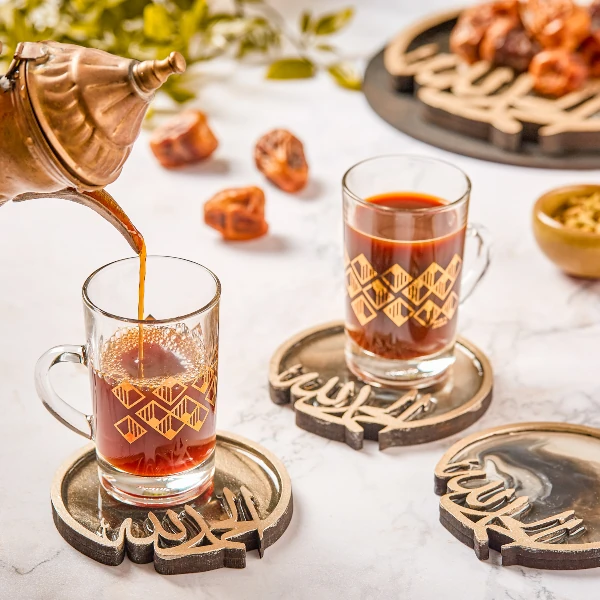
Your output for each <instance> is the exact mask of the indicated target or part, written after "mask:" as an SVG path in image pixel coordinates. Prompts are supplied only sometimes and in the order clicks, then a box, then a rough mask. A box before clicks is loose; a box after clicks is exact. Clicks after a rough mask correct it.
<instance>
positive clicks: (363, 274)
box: [350, 254, 377, 285]
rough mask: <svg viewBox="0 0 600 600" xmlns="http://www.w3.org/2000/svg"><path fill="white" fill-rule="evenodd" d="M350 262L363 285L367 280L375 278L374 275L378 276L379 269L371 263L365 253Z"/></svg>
mask: <svg viewBox="0 0 600 600" xmlns="http://www.w3.org/2000/svg"><path fill="white" fill-rule="evenodd" d="M350 264H351V265H352V268H353V269H354V273H355V274H356V277H357V278H358V281H360V283H361V285H364V284H365V283H367V281H370V280H371V279H373V277H377V271H375V269H374V268H373V267H372V266H371V263H370V262H369V261H368V260H367V259H366V257H365V255H364V254H359V255H358V256H357V257H356V258H355V259H354V260H353V261H352V262H351V263H350Z"/></svg>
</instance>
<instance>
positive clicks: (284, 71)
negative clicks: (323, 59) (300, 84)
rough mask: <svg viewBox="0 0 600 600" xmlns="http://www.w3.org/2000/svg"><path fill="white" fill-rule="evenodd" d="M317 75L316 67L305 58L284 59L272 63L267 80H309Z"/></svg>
mask: <svg viewBox="0 0 600 600" xmlns="http://www.w3.org/2000/svg"><path fill="white" fill-rule="evenodd" d="M314 75H315V65H314V64H313V63H312V62H310V61H309V60H307V59H305V58H282V59H281V60H276V61H275V62H274V63H271V66H270V67H269V70H268V71H267V79H309V78H310V77H314Z"/></svg>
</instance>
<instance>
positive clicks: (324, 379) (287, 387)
mask: <svg viewBox="0 0 600 600" xmlns="http://www.w3.org/2000/svg"><path fill="white" fill-rule="evenodd" d="M344 343H345V334H344V324H343V322H337V321H336V322H334V323H328V324H325V325H321V326H319V327H314V328H312V329H308V330H306V331H303V332H302V333H300V334H298V335H296V336H294V337H293V338H291V339H290V340H288V341H287V342H285V343H284V344H283V345H282V346H281V347H280V348H279V349H278V350H277V352H275V354H274V356H273V358H272V359H271V366H270V371H269V387H270V393H271V400H272V401H273V402H275V404H288V403H292V404H293V407H294V410H295V412H296V425H297V426H298V427H301V428H302V429H306V430H307V431H310V432H312V433H315V434H317V435H320V436H321V437H325V438H328V439H330V440H336V441H339V442H345V443H346V444H348V445H349V446H350V447H351V448H354V449H355V450H360V449H361V448H362V446H363V440H364V439H368V440H378V441H379V449H380V450H384V449H385V448H389V447H390V446H406V445H411V444H421V443H424V442H431V441H433V440H438V439H441V438H445V437H448V436H449V435H452V434H454V433H456V432H457V431H462V430H463V429H465V428H466V427H469V425H472V424H473V423H474V422H475V421H477V420H478V419H479V418H480V417H481V416H482V415H483V413H484V412H485V411H486V410H487V408H488V406H489V405H490V402H491V400H492V382H493V375H492V367H491V365H490V363H489V361H488V359H487V358H486V356H485V355H484V354H483V352H482V351H481V350H479V349H478V348H477V347H475V346H474V345H473V344H471V343H470V342H468V341H467V340H465V339H463V338H460V339H459V340H458V342H457V344H456V349H455V353H456V362H455V364H454V365H453V367H452V368H451V369H450V370H449V373H448V376H447V377H446V378H445V379H444V380H443V381H442V382H439V383H437V384H436V385H435V386H432V387H431V388H425V389H419V390H409V391H399V390H397V389H391V388H385V387H371V386H370V385H365V384H364V383H363V382H361V381H360V380H358V379H357V378H356V377H355V376H354V375H353V374H352V373H351V372H350V371H349V370H348V367H347V366H346V361H345V359H344Z"/></svg>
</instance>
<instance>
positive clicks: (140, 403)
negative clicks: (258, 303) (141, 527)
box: [36, 256, 220, 506]
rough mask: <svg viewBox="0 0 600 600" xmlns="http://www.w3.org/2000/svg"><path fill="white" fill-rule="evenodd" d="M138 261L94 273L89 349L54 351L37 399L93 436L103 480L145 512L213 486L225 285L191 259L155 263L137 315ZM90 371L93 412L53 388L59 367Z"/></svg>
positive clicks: (44, 365) (42, 369) (154, 259)
mask: <svg viewBox="0 0 600 600" xmlns="http://www.w3.org/2000/svg"><path fill="white" fill-rule="evenodd" d="M138 269H139V260H138V259H137V258H131V259H125V260H121V261H117V262H115V263H112V264H110V265H107V266H105V267H102V268H101V269H99V270H98V271H96V272H95V273H94V274H93V275H91V276H90V277H89V278H88V280H87V281H86V283H85V285H84V288H83V299H84V312H85V322H86V329H87V344H86V345H85V346H60V347H56V348H53V349H51V350H49V351H48V352H47V353H46V354H44V356H42V358H41V359H40V360H39V362H38V365H37V368H36V383H37V387H38V393H39V394H40V396H41V398H42V400H43V402H44V403H45V404H46V406H47V407H48V408H49V409H50V411H51V412H53V414H55V416H57V417H58V418H59V419H60V420H61V421H62V422H63V423H65V424H66V425H67V426H68V427H70V428H71V429H73V430H75V431H77V432H78V433H81V434H82V435H85V436H86V437H90V438H92V439H93V440H94V441H95V443H96V454H97V460H98V470H99V475H100V481H101V483H102V485H103V487H104V488H105V489H106V490H107V492H108V493H110V494H111V495H112V496H113V497H115V498H117V499H118V500H121V501H123V502H127V503H130V504H136V505H142V506H152V505H156V506H169V505H175V504H180V503H182V502H185V501H188V500H190V499H192V498H194V497H196V496H198V495H200V494H201V493H203V492H204V491H206V490H207V489H209V488H210V486H211V484H212V477H213V473H214V450H215V444H216V412H215V411H216V400H217V366H218V325H219V315H218V310H219V297H220V284H219V281H218V279H217V278H216V276H215V275H214V274H213V273H211V272H210V271H209V270H208V269H206V268H205V267H202V266H201V265H198V264H196V263H193V262H191V261H187V260H183V259H177V258H170V257H162V256H149V257H148V258H147V274H146V282H145V295H146V298H145V306H146V309H147V311H149V312H150V315H147V316H146V318H145V319H143V320H140V319H138V318H137V310H138V301H139V296H138V283H139V279H138ZM65 361H69V362H80V363H83V364H86V365H87V366H88V369H89V374H90V382H91V389H92V399H93V413H92V415H84V414H83V413H80V412H79V411H76V410H75V409H74V408H72V407H71V406H70V405H68V404H67V403H66V402H65V401H64V400H62V399H61V398H60V397H59V396H58V395H57V394H56V392H54V390H53V389H52V387H51V385H50V381H49V371H50V368H51V367H52V366H54V365H55V364H57V363H58V362H65Z"/></svg>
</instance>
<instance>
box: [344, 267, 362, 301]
mask: <svg viewBox="0 0 600 600" xmlns="http://www.w3.org/2000/svg"><path fill="white" fill-rule="evenodd" d="M346 289H347V290H348V295H349V296H350V298H354V296H356V294H358V292H360V290H361V287H360V282H359V281H358V279H357V277H356V275H355V274H354V271H353V270H352V269H347V270H346Z"/></svg>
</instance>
